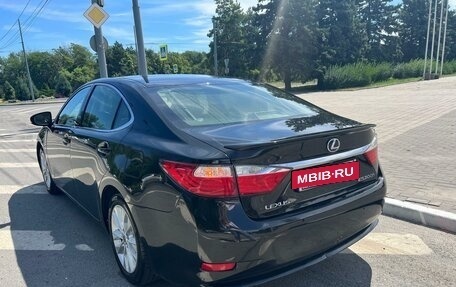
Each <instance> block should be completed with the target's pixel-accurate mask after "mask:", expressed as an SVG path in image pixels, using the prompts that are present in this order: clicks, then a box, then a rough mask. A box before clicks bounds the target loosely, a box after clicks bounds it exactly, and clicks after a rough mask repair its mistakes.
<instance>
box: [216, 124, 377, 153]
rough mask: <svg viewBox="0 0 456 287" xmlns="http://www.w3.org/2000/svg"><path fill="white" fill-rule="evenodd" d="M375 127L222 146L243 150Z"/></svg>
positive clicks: (356, 127)
mask: <svg viewBox="0 0 456 287" xmlns="http://www.w3.org/2000/svg"><path fill="white" fill-rule="evenodd" d="M375 127H376V125H375V124H362V125H359V126H353V127H348V128H343V129H336V130H332V131H324V132H319V133H313V134H307V135H299V136H293V137H287V138H280V139H276V140H272V141H267V142H253V143H250V144H230V145H225V146H223V147H224V148H226V149H231V150H237V151H243V150H249V149H254V148H259V147H266V146H269V145H274V144H282V143H288V142H292V141H295V140H304V139H313V138H317V137H320V136H322V135H324V136H332V135H337V134H339V133H340V132H345V131H350V132H349V133H357V132H360V131H363V130H367V129H372V128H375Z"/></svg>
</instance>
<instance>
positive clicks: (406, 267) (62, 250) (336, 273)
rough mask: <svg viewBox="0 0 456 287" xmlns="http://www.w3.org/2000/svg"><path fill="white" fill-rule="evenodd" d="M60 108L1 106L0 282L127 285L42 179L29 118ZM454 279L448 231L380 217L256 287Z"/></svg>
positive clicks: (454, 252) (161, 286)
mask: <svg viewBox="0 0 456 287" xmlns="http://www.w3.org/2000/svg"><path fill="white" fill-rule="evenodd" d="M60 106H61V104H41V105H25V106H0V286H13V287H14V286H129V284H127V283H126V281H125V280H124V279H123V278H122V277H121V275H120V272H119V270H118V268H117V265H116V263H115V260H114V256H113V254H112V251H111V248H110V245H109V241H108V240H109V239H108V236H107V234H106V232H105V231H104V230H103V229H102V228H101V227H100V226H99V225H98V224H97V223H96V222H95V221H93V220H92V219H91V218H90V217H89V216H87V215H86V214H85V213H84V212H82V211H81V210H80V209H79V208H78V207H77V206H76V205H75V204H73V203H72V202H71V201H70V200H69V199H68V198H67V197H66V196H51V195H48V194H47V193H46V192H45V188H44V185H43V184H42V182H41V175H40V172H39V168H38V164H37V163H36V155H35V150H34V149H35V136H36V132H37V131H38V128H36V127H34V126H32V125H30V124H29V123H28V121H29V120H28V119H29V117H30V115H32V114H33V113H36V112H40V111H45V110H49V111H51V112H53V114H54V115H55V114H56V112H57V111H58V109H59V107H60ZM297 244H299V243H298V242H297ZM455 278H456V236H455V235H451V234H447V233H444V232H440V231H436V230H432V229H428V228H425V227H422V226H417V225H413V224H410V223H406V222H402V221H399V220H395V219H391V218H388V217H381V219H380V224H379V226H378V227H377V228H376V229H375V230H374V232H373V233H371V234H370V235H369V236H368V237H366V238H365V239H363V240H362V241H360V242H359V243H358V244H356V245H354V246H352V247H351V248H350V249H348V250H346V251H344V252H343V253H341V254H339V255H336V256H334V257H332V258H330V259H328V260H326V261H324V262H321V263H319V264H317V265H314V266H312V267H310V268H308V269H306V270H303V271H301V272H298V273H295V274H293V275H290V276H287V277H285V278H282V279H280V280H276V281H273V282H270V283H268V284H264V285H262V287H272V286H288V287H293V286H296V287H297V286H382V287H383V286H394V287H396V286H456V279H455ZM154 286H157V287H165V286H170V285H169V284H167V283H165V282H159V283H157V284H156V285H154Z"/></svg>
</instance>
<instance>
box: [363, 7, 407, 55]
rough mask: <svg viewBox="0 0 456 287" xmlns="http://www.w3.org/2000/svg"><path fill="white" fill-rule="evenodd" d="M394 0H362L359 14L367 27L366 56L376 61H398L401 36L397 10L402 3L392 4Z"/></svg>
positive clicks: (365, 36)
mask: <svg viewBox="0 0 456 287" xmlns="http://www.w3.org/2000/svg"><path fill="white" fill-rule="evenodd" d="M391 1H392V0H360V1H359V3H358V15H359V18H360V21H361V24H362V25H363V27H364V28H365V29H364V31H365V35H364V39H365V41H366V44H367V45H366V51H365V58H367V59H368V60H371V61H375V62H383V61H397V60H399V59H400V58H401V56H402V54H401V53H398V51H399V49H398V47H399V37H398V36H397V29H398V21H397V20H398V19H397V14H398V13H397V12H398V11H399V7H400V5H392V4H391Z"/></svg>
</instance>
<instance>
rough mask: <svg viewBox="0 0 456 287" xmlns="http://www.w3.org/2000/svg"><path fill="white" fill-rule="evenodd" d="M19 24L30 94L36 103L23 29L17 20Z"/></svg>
mask: <svg viewBox="0 0 456 287" xmlns="http://www.w3.org/2000/svg"><path fill="white" fill-rule="evenodd" d="M17 24H18V25H19V34H20V35H21V44H22V53H23V54H24V60H25V67H26V68H27V77H28V82H29V88H30V94H31V95H32V101H33V102H34V101H35V93H34V92H33V82H32V77H31V76H30V69H29V65H28V61H27V54H26V53H25V45H24V38H23V37H22V27H21V21H20V20H19V19H17Z"/></svg>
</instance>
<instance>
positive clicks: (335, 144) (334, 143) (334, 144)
mask: <svg viewBox="0 0 456 287" xmlns="http://www.w3.org/2000/svg"><path fill="white" fill-rule="evenodd" d="M326 148H327V149H328V151H329V152H336V151H338V150H339V148H340V140H339V139H336V138H333V139H330V140H329V141H328V144H327V145H326Z"/></svg>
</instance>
